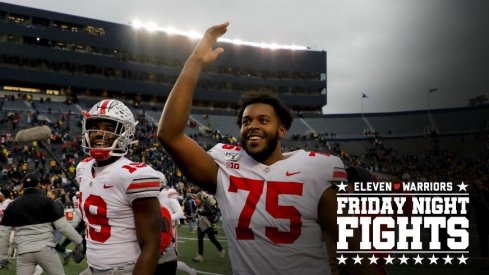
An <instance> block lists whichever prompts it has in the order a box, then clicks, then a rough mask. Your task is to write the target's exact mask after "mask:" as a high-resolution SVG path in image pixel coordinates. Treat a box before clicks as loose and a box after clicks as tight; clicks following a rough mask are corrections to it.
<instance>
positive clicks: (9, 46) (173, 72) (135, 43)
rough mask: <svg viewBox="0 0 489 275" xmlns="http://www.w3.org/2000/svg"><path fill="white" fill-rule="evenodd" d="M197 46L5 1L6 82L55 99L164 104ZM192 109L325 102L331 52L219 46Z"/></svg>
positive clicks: (0, 17) (1, 22) (0, 57)
mask: <svg viewBox="0 0 489 275" xmlns="http://www.w3.org/2000/svg"><path fill="white" fill-rule="evenodd" d="M196 42H197V40H196V39H191V38H189V37H186V36H183V35H176V34H168V33H164V32H161V31H159V32H148V31H146V30H137V29H136V28H134V27H132V26H130V25H123V24H117V23H111V22H105V21H100V20H94V19H89V18H83V17H78V16H72V15H68V14H62V13H56V12H51V11H45V10H39V9H33V8H28V7H22V6H17V5H12V4H6V3H0V45H1V47H2V52H1V53H0V83H1V84H3V85H22V86H28V87H31V88H38V89H41V90H45V91H49V92H50V93H54V94H56V93H58V94H59V93H63V91H64V90H66V89H68V88H69V89H70V91H73V92H74V93H76V94H85V95H98V96H105V95H107V96H109V97H114V96H113V95H121V94H125V95H126V96H127V97H141V98H142V99H143V100H145V101H160V102H161V101H164V100H165V98H166V97H167V96H168V94H169V92H170V89H171V87H172V86H173V83H174V82H175V80H176V78H177V77H178V74H179V72H180V70H181V68H182V66H183V63H184V62H185V60H186V59H187V57H188V56H189V55H190V53H191V51H192V49H193V48H194V46H195V43H196ZM221 46H223V47H224V48H225V50H226V54H224V55H223V56H221V57H220V58H219V60H217V62H216V63H215V64H212V65H210V66H208V67H206V68H205V70H204V72H203V74H202V76H201V78H200V80H199V84H198V87H197V90H196V92H195V97H194V104H195V105H198V106H203V107H218V108H233V107H234V106H235V104H236V102H237V101H238V99H239V97H240V94H241V93H242V92H245V91H248V90H256V89H268V90H272V91H275V92H277V93H278V94H279V95H280V97H281V98H282V99H283V100H284V102H285V103H287V104H288V105H289V106H291V107H292V108H293V109H295V110H304V111H315V112H319V111H320V110H321V107H322V106H324V105H325V104H326V87H327V86H326V52H325V51H312V50H286V49H267V48H260V47H253V46H247V45H237V44H231V43H221Z"/></svg>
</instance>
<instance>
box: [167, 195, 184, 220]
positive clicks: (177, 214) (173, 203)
mask: <svg viewBox="0 0 489 275" xmlns="http://www.w3.org/2000/svg"><path fill="white" fill-rule="evenodd" d="M169 203H170V205H169V206H170V209H171V213H172V214H171V220H172V221H176V220H178V219H183V217H184V215H183V210H182V207H181V206H180V204H179V203H178V200H177V199H169Z"/></svg>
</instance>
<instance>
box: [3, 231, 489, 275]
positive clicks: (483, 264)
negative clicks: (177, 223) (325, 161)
mask: <svg viewBox="0 0 489 275" xmlns="http://www.w3.org/2000/svg"><path fill="white" fill-rule="evenodd" d="M474 227H475V226H473V227H472V226H471V230H470V247H469V250H470V252H471V253H470V254H469V260H467V265H459V264H458V262H457V261H456V260H453V261H452V262H453V263H452V264H443V260H441V259H440V260H438V264H437V265H434V264H432V265H430V264H429V262H428V261H427V260H423V264H422V265H420V264H416V265H415V264H414V263H413V260H412V259H410V260H408V264H407V265H406V264H400V263H399V261H394V265H388V266H387V271H388V274H389V275H422V274H429V275H450V274H457V275H458V274H461V275H465V274H466V275H483V274H485V275H487V274H489V258H481V257H477V251H478V245H477V238H476V235H475V234H476V232H475V230H474V229H475V228H474ZM217 229H218V231H219V233H218V234H217V235H216V237H217V239H218V240H219V242H221V244H222V246H223V247H224V248H225V249H226V251H227V250H228V249H227V241H226V236H225V235H224V233H223V231H222V227H221V224H219V225H218V228H217ZM178 234H179V235H178V238H179V242H178V253H179V260H180V261H183V262H185V263H186V264H188V265H189V266H190V267H192V268H195V270H196V271H197V274H210V275H218V274H232V272H231V264H230V261H229V257H228V255H227V253H226V256H225V257H224V258H220V257H219V253H218V251H217V249H216V248H215V246H214V245H213V244H212V243H211V242H210V241H209V239H208V238H207V237H206V238H205V240H204V261H203V262H200V263H196V262H193V261H192V258H193V257H195V255H196V254H197V234H196V233H189V232H188V227H187V225H182V226H181V227H179V228H178ZM68 248H69V249H70V248H72V246H71V247H68ZM406 256H407V257H415V256H416V255H406ZM270 257H273V255H270ZM452 257H453V255H452ZM64 267H65V273H66V274H67V275H75V274H79V273H80V272H81V271H82V270H84V269H85V268H86V267H87V263H86V259H85V260H83V261H82V262H81V263H80V264H76V263H74V262H73V261H70V262H69V263H68V264H67V265H65V266H64ZM0 274H2V275H3V274H5V275H14V274H16V272H15V260H14V261H12V263H11V264H10V266H9V269H8V270H1V271H0ZM43 274H45V273H43ZM177 274H179V275H183V274H186V273H183V272H181V271H177ZM264 275H269V274H264ZM304 275H306V274H304Z"/></svg>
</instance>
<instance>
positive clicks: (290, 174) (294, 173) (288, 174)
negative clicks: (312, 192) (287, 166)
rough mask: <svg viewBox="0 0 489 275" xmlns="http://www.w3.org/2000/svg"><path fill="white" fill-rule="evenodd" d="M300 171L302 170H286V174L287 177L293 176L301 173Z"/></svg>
mask: <svg viewBox="0 0 489 275" xmlns="http://www.w3.org/2000/svg"><path fill="white" fill-rule="evenodd" d="M299 173H300V172H289V171H287V172H285V175H286V176H287V177H290V176H293V175H297V174H299Z"/></svg>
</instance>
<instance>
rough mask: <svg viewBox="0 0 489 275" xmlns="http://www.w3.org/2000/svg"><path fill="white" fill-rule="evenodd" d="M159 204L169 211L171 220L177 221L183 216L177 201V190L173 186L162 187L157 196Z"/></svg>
mask: <svg viewBox="0 0 489 275" xmlns="http://www.w3.org/2000/svg"><path fill="white" fill-rule="evenodd" d="M158 200H159V201H160V204H161V205H163V206H165V207H166V208H167V209H168V211H170V215H171V220H172V221H177V220H179V219H183V218H184V214H183V209H182V206H181V205H180V203H179V202H178V192H177V190H175V189H173V188H163V189H162V190H161V192H160V194H159V196H158Z"/></svg>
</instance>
